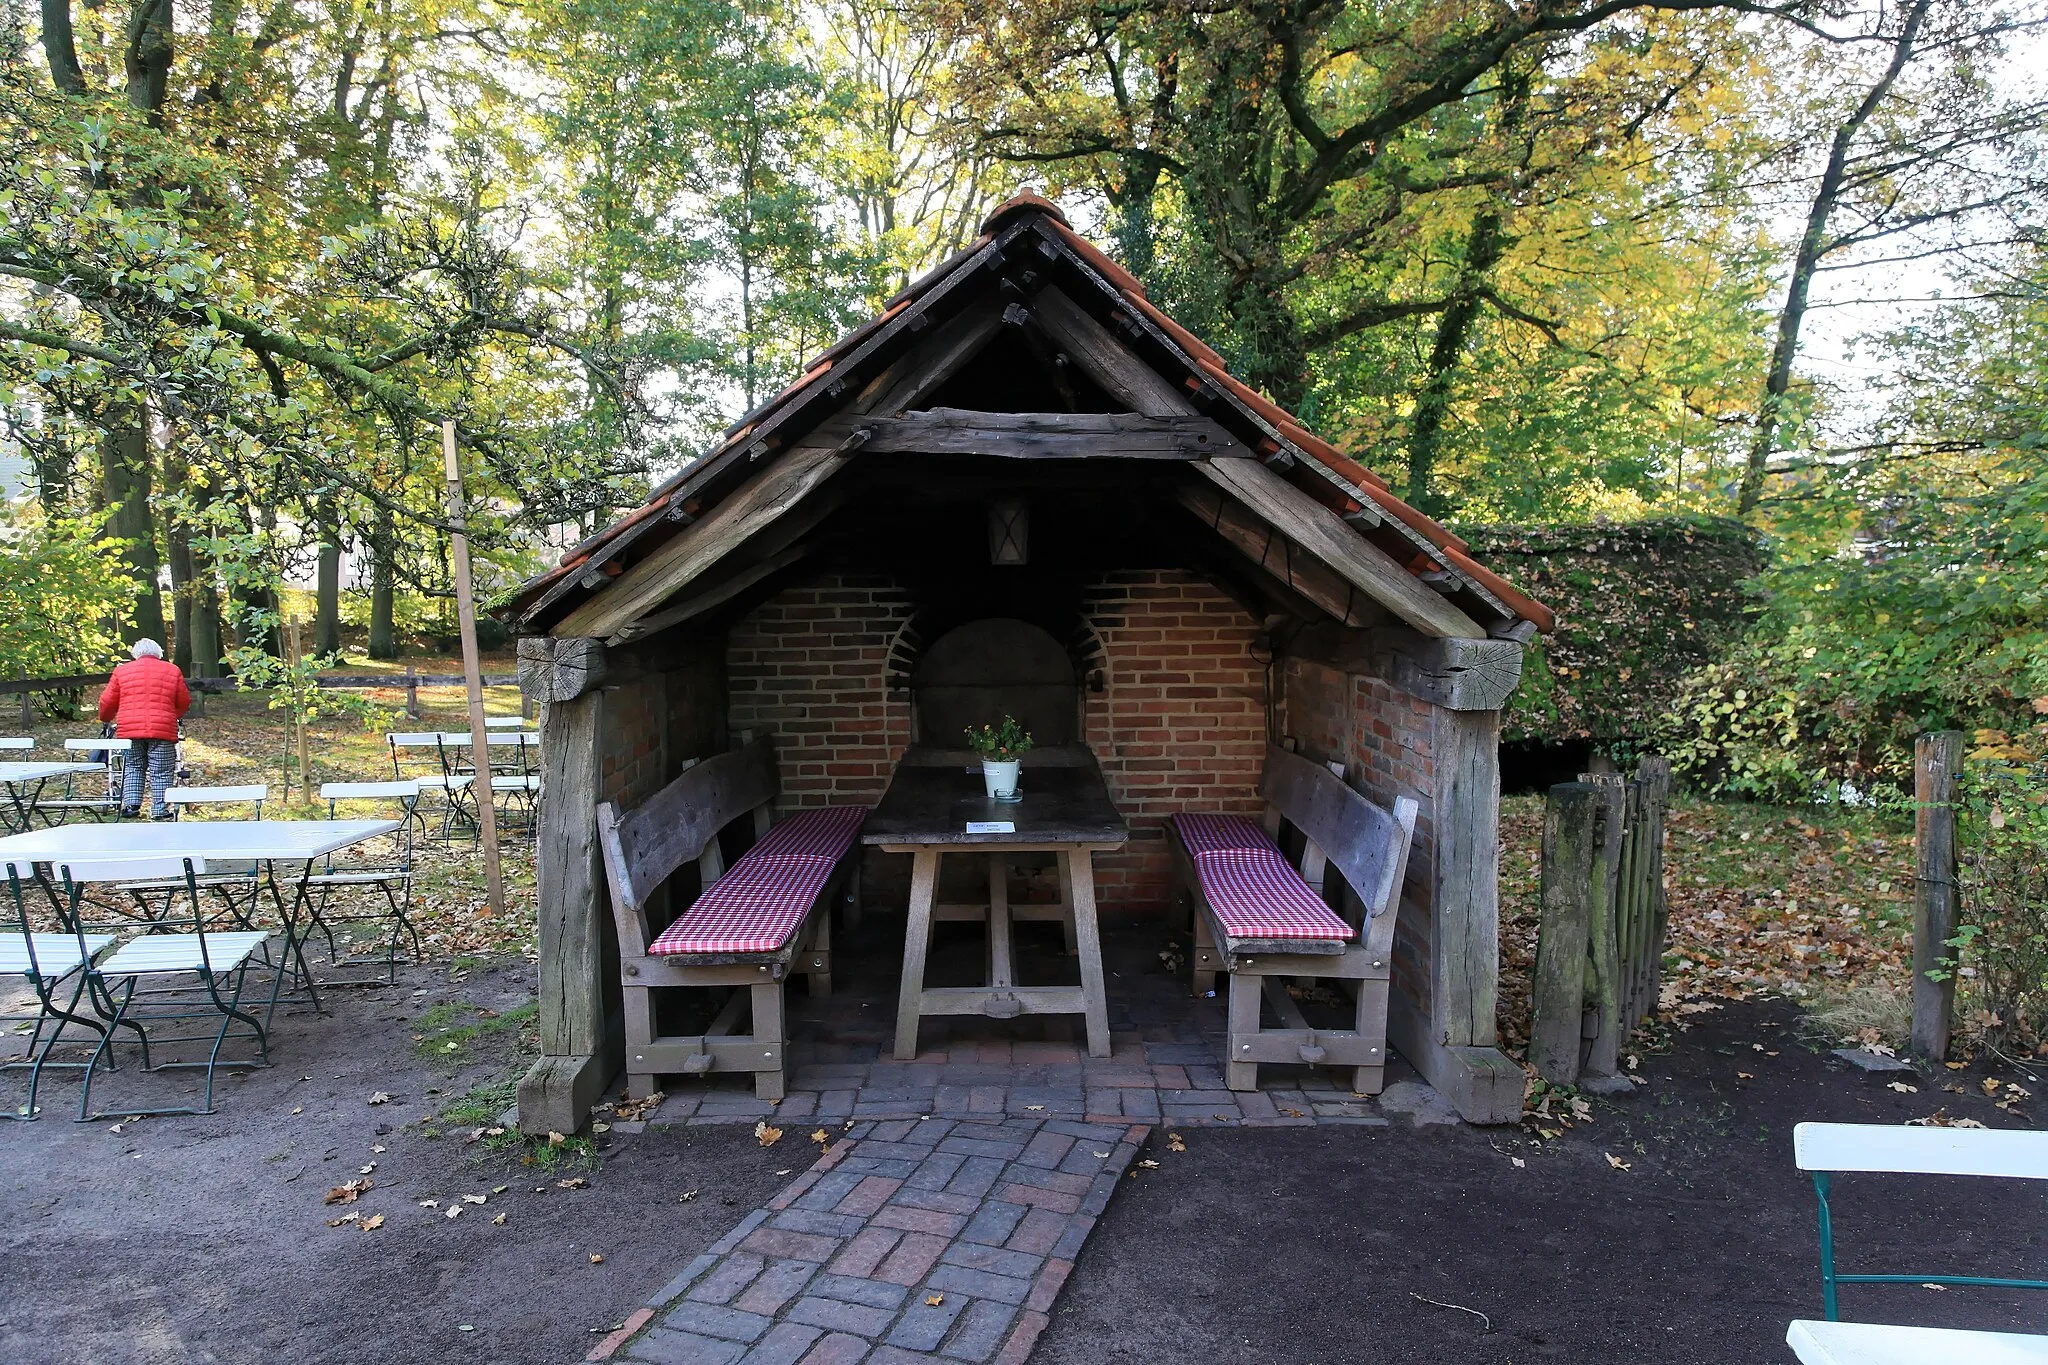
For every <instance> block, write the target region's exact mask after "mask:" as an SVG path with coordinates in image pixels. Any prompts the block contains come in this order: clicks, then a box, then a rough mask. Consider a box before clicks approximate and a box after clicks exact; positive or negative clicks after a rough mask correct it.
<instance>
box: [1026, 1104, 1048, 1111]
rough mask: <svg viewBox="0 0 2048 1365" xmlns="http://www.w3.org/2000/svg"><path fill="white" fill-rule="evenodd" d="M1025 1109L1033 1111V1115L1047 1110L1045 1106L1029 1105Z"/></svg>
mask: <svg viewBox="0 0 2048 1365" xmlns="http://www.w3.org/2000/svg"><path fill="white" fill-rule="evenodd" d="M1024 1107H1025V1108H1026V1109H1029V1110H1031V1111H1032V1112H1033V1113H1037V1112H1038V1111H1039V1110H1041V1109H1043V1108H1045V1106H1044V1105H1042V1104H1027V1105H1025V1106H1024Z"/></svg>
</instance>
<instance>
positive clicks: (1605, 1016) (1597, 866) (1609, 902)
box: [1580, 773, 1629, 1090]
mask: <svg viewBox="0 0 2048 1365" xmlns="http://www.w3.org/2000/svg"><path fill="white" fill-rule="evenodd" d="M1580 780H1581V781H1583V782H1590V783H1591V784H1592V786H1593V787H1594V788H1595V789H1596V790H1597V791H1598V792H1599V793H1600V796H1599V801H1598V807H1599V810H1600V813H1601V814H1600V826H1599V834H1598V836H1597V842H1596V844H1595V853H1594V859H1593V870H1592V876H1591V878H1590V879H1589V888H1588V889H1589V891H1590V893H1591V904H1590V907H1589V909H1588V913H1587V916H1586V919H1587V927H1586V940H1587V945H1586V946H1587V949H1588V954H1589V956H1590V958H1591V961H1592V971H1591V973H1590V974H1589V976H1588V978H1587V980H1588V982H1589V984H1590V987H1591V989H1590V990H1589V991H1588V992H1587V1000H1586V1010H1585V1014H1584V1016H1583V1022H1582V1023H1581V1025H1580V1034H1581V1036H1582V1037H1584V1038H1585V1039H1586V1057H1585V1061H1584V1063H1583V1064H1582V1065H1581V1068H1580V1071H1581V1075H1580V1080H1581V1082H1582V1083H1586V1084H1591V1085H1592V1087H1593V1088H1594V1089H1596V1090H1612V1089H1613V1088H1614V1086H1615V1083H1616V1077H1615V1074H1614V1073H1615V1069H1616V1067H1617V1066H1618V1065H1619V1062H1620V1057H1621V970H1622V967H1621V964H1622V961H1623V958H1622V956H1621V944H1622V920H1623V915H1624V913H1625V903H1624V899H1623V898H1624V896H1625V895H1626V894H1627V887H1626V886H1625V885H1624V884H1623V878H1622V863H1623V855H1624V853H1625V851H1626V840H1627V838H1628V834H1629V830H1628V808H1629V787H1628V780H1627V779H1626V778H1624V777H1622V776H1621V774H1619V773H1587V774H1585V775H1583V776H1582V777H1581V778H1580ZM1620 1085H1621V1087H1622V1088H1624V1089H1626V1088H1627V1086H1628V1082H1627V1081H1621V1082H1620Z"/></svg>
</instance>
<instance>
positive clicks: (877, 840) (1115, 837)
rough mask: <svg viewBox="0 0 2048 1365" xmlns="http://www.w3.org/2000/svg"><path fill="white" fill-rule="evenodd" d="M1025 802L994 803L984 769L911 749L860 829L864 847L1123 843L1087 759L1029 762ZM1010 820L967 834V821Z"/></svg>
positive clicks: (1126, 834) (1105, 790)
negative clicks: (996, 827) (998, 828)
mask: <svg viewBox="0 0 2048 1365" xmlns="http://www.w3.org/2000/svg"><path fill="white" fill-rule="evenodd" d="M1017 786H1018V790H1019V791H1020V792H1021V794H1022V796H1023V799H1022V800H1021V801H1016V802H1005V801H991V800H989V799H988V789H987V787H986V786H985V785H984V784H983V781H982V776H981V767H980V765H979V764H978V763H977V764H976V765H975V766H974V767H972V768H969V767H967V766H965V765H964V764H961V763H957V762H931V761H928V756H927V755H922V754H919V753H918V752H917V751H915V750H913V751H912V752H911V753H910V754H906V755H905V756H904V760H903V762H901V763H899V764H897V766H896V771H895V773H894V774H893V775H892V776H891V777H890V778H889V790H888V791H886V792H884V793H883V795H882V800H881V804H879V805H877V806H876V807H875V808H874V809H873V810H872V811H870V812H868V818H867V823H866V824H865V825H863V826H862V828H861V836H860V839H861V842H862V843H864V844H943V845H947V846H954V845H970V844H1121V843H1125V842H1127V841H1128V840H1129V839H1130V837H1131V832H1130V829H1129V827H1127V826H1126V825H1125V824H1124V821H1123V817H1122V816H1120V815H1118V814H1117V811H1116V804H1115V803H1114V802H1112V801H1111V800H1110V799H1109V786H1108V784H1107V783H1106V782H1104V781H1103V778H1102V769H1101V767H1100V766H1099V765H1098V764H1097V763H1095V761H1094V760H1093V758H1092V757H1089V758H1088V760H1087V761H1086V762H1072V763H1045V764H1036V765H1034V764H1028V763H1027V764H1026V766H1025V768H1024V771H1023V773H1022V775H1021V778H1020V780H1019V782H1018V784H1017ZM970 821H973V822H976V823H991V824H993V823H999V822H1007V823H1009V824H1010V825H1012V826H1014V828H1013V829H1010V830H1006V831H986V832H977V833H973V834H970V833H968V832H967V826H968V822H970Z"/></svg>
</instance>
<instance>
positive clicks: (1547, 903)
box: [1529, 782, 1603, 1085]
mask: <svg viewBox="0 0 2048 1365" xmlns="http://www.w3.org/2000/svg"><path fill="white" fill-rule="evenodd" d="M1602 799H1603V798H1602V797H1601V794H1600V792H1599V791H1598V789H1596V788H1595V787H1594V786H1593V785H1592V784H1591V783H1589V782H1560V783H1558V784H1557V785H1556V786H1554V787H1552V788H1551V789H1550V798H1549V800H1548V801H1547V802H1546V803H1545V805H1544V810H1543V910H1542V915H1543V920H1542V924H1541V926H1540V927H1539V929H1538V932H1537V939H1536V978H1535V980H1534V982H1533V983H1531V988H1530V995H1531V997H1532V998H1531V1000H1530V1006H1531V1011H1532V1015H1533V1017H1532V1019H1531V1021H1530V1028H1529V1061H1530V1063H1531V1064H1532V1065H1534V1066H1535V1068H1536V1074H1537V1075H1539V1076H1541V1077H1542V1078H1543V1079H1544V1080H1546V1081H1550V1082H1552V1083H1553V1084H1556V1085H1572V1084H1574V1083H1576V1082H1577V1081H1578V1079H1579V1056H1580V1049H1579V1044H1580V1036H1581V1029H1582V1027H1583V1021H1584V1018H1585V1013H1586V976H1587V968H1588V963H1587V960H1586V952H1587V947H1588V939H1589V938H1590V936H1591V932H1592V915H1593V886H1592V881H1593V876H1594V871H1593V863H1594V854H1595V849H1594V822H1595V820H1596V818H1597V816H1598V813H1599V803H1600V801H1601V800H1602Z"/></svg>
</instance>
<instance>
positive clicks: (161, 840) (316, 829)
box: [0, 820, 400, 863]
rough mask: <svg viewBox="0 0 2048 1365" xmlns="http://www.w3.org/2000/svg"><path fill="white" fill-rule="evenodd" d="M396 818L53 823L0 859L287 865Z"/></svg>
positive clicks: (388, 826) (6, 844) (383, 829)
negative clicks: (174, 859) (168, 857)
mask: <svg viewBox="0 0 2048 1365" xmlns="http://www.w3.org/2000/svg"><path fill="white" fill-rule="evenodd" d="M399 826H400V822H399V821H397V820H149V821H141V820H136V821H130V822H126V823H123V824H117V825H103V824H87V823H79V824H74V825H59V826H57V827H56V828H55V829H38V830H31V831H29V832H28V833H26V834H10V835H8V836H7V837H6V838H4V839H0V861H4V860H7V859H14V860H17V861H20V860H26V861H30V862H38V863H47V862H53V861H56V860H58V859H63V858H119V857H123V856H133V855H138V854H147V853H174V854H182V855H184V856H187V857H193V858H221V859H228V858H244V859H251V860H255V861H259V862H260V861H272V860H275V861H293V862H296V861H298V860H300V859H302V858H319V857H323V856H325V855H326V854H329V853H333V852H335V851H336V850H338V849H344V848H347V847H348V846H349V845H350V844H359V843H361V842H362V841H363V840H365V839H374V838H376V837H377V836H378V835H380V834H390V833H393V832H394V831H396V830H397V829H398V828H399Z"/></svg>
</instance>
